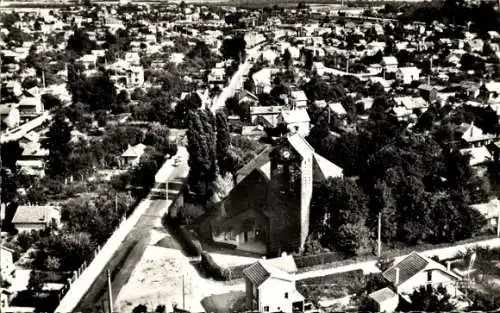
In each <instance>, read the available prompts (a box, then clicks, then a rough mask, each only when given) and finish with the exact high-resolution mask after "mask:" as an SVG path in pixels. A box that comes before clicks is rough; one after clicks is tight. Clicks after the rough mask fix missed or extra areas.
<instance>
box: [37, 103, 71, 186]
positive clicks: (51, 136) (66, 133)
mask: <svg viewBox="0 0 500 313" xmlns="http://www.w3.org/2000/svg"><path fill="white" fill-rule="evenodd" d="M70 140H71V127H70V125H69V124H68V122H67V121H66V116H65V115H63V114H62V113H61V112H58V113H57V114H56V115H55V116H54V120H53V122H52V124H51V125H50V128H49V131H48V132H47V140H46V141H45V142H44V143H43V145H44V146H45V147H46V148H48V149H49V151H50V153H49V158H48V169H49V173H50V175H51V176H53V177H65V176H66V175H67V174H69V169H70V164H69V163H70V162H69V157H70V154H71V145H70V142H69V141H70Z"/></svg>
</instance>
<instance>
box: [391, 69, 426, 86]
mask: <svg viewBox="0 0 500 313" xmlns="http://www.w3.org/2000/svg"><path fill="white" fill-rule="evenodd" d="M419 79H420V69H418V68H417V67H415V66H410V67H400V68H399V69H398V70H397V71H396V80H398V81H399V82H401V83H402V84H404V85H409V84H411V83H412V82H414V81H418V80H419Z"/></svg>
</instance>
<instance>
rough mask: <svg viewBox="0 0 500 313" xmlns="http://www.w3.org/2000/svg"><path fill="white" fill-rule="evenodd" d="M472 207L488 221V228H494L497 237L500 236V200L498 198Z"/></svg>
mask: <svg viewBox="0 0 500 313" xmlns="http://www.w3.org/2000/svg"><path fill="white" fill-rule="evenodd" d="M470 207H471V208H473V209H476V210H477V211H479V213H481V214H482V215H483V216H484V218H485V219H486V221H487V223H488V226H490V227H493V228H494V229H495V231H496V234H497V236H500V200H498V198H494V199H491V200H490V201H489V202H485V203H479V204H472V205H471V206H470Z"/></svg>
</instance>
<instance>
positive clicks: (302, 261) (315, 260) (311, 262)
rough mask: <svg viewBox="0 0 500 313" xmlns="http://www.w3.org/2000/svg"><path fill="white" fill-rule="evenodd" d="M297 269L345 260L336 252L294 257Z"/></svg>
mask: <svg viewBox="0 0 500 313" xmlns="http://www.w3.org/2000/svg"><path fill="white" fill-rule="evenodd" d="M293 258H294V260H295V264H297V268H299V269H301V268H305V267H313V266H316V265H321V264H328V263H333V262H337V261H340V260H343V259H345V258H344V257H343V256H342V255H340V254H339V253H337V252H327V253H319V254H314V255H296V256H294V257H293Z"/></svg>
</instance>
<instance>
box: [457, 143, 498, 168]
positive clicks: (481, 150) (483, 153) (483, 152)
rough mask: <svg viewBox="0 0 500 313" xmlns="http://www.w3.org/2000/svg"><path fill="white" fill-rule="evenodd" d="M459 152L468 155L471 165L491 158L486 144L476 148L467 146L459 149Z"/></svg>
mask: <svg viewBox="0 0 500 313" xmlns="http://www.w3.org/2000/svg"><path fill="white" fill-rule="evenodd" d="M460 154H462V155H470V157H471V158H470V161H469V164H470V165H471V166H474V165H478V164H482V163H485V162H487V161H491V160H493V157H492V155H491V153H490V151H489V150H488V148H487V147H486V146H481V147H477V148H467V149H460Z"/></svg>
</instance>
